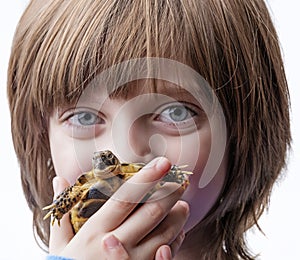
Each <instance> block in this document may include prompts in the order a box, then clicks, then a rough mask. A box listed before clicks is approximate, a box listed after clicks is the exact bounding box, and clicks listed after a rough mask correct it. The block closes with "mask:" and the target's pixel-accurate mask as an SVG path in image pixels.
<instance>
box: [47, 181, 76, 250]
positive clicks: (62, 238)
mask: <svg viewBox="0 0 300 260" xmlns="http://www.w3.org/2000/svg"><path fill="white" fill-rule="evenodd" d="M69 186H70V184H69V183H68V182H67V180H66V179H64V178H63V177H58V176H56V177H54V178H53V192H54V198H56V197H57V196H58V195H59V194H60V193H61V192H62V191H63V190H64V189H65V188H67V187H69ZM73 236H74V233H73V229H72V226H71V223H70V219H69V214H65V215H64V216H63V217H62V219H61V220H60V225H58V222H57V221H55V223H54V224H53V225H51V228H50V241H49V253H50V254H53V255H57V254H59V253H60V252H61V251H62V250H63V249H64V248H65V247H66V245H67V244H68V243H69V242H70V240H71V239H72V238H73Z"/></svg>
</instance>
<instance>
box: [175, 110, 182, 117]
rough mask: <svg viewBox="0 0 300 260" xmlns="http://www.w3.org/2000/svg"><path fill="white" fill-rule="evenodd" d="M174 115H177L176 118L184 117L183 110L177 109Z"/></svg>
mask: <svg viewBox="0 0 300 260" xmlns="http://www.w3.org/2000/svg"><path fill="white" fill-rule="evenodd" d="M174 114H175V116H180V115H182V110H180V108H175V110H174Z"/></svg>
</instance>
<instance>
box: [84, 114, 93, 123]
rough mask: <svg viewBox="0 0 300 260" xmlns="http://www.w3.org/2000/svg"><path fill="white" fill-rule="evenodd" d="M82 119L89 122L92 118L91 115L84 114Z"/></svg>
mask: <svg viewBox="0 0 300 260" xmlns="http://www.w3.org/2000/svg"><path fill="white" fill-rule="evenodd" d="M83 118H84V119H85V120H87V121H88V120H90V119H91V118H92V117H91V115H90V114H85V115H84V116H83Z"/></svg>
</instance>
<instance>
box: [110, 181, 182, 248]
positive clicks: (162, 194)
mask: <svg viewBox="0 0 300 260" xmlns="http://www.w3.org/2000/svg"><path fill="white" fill-rule="evenodd" d="M174 190H175V191H174ZM182 194H183V188H182V187H181V186H180V185H179V184H175V183H168V184H165V185H164V186H163V187H162V188H161V189H159V190H158V191H156V192H155V193H154V195H153V196H152V197H151V201H150V202H149V201H147V202H146V203H144V204H143V205H142V206H141V207H140V208H138V210H136V211H135V212H134V213H133V214H132V215H131V216H130V218H128V219H126V220H125V222H124V223H123V224H122V225H121V226H120V227H118V228H117V229H116V230H115V233H116V234H117V235H118V237H119V238H120V240H121V241H126V245H127V244H128V245H137V244H138V243H139V242H140V241H141V240H142V239H143V238H144V237H145V236H147V235H148V234H149V233H150V232H151V231H152V230H153V229H154V228H155V227H156V226H158V225H159V224H160V222H161V221H162V220H163V219H164V218H165V217H166V215H167V214H168V213H169V212H170V210H171V209H172V207H173V206H174V205H175V203H176V202H177V201H178V199H179V198H180V197H181V195H182ZM145 220H146V221H145ZM137 223H139V224H138V225H137ZM125 234H126V235H125ZM126 245H125V246H126Z"/></svg>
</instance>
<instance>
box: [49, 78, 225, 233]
mask: <svg viewBox="0 0 300 260" xmlns="http://www.w3.org/2000/svg"><path fill="white" fill-rule="evenodd" d="M139 84H143V85H144V84H147V83H145V82H143V81H139V82H135V84H132V85H129V86H127V90H128V93H130V95H126V99H125V98H122V95H121V96H120V97H113V98H109V97H108V95H107V93H104V91H103V90H101V89H97V92H95V90H93V93H92V94H91V93H88V91H86V93H84V95H85V96H84V97H82V98H81V99H80V101H79V102H78V103H77V104H76V105H75V106H68V107H62V108H60V109H58V110H57V111H55V113H53V115H52V116H51V117H50V122H49V139H50V147H51V154H52V160H53V163H54V168H55V171H56V174H57V175H58V176H62V177H64V178H66V179H67V180H68V181H69V182H70V183H74V182H75V180H76V178H77V177H78V176H80V175H81V174H82V173H83V172H86V171H89V170H90V169H91V167H92V165H91V163H92V155H93V152H94V151H97V150H107V149H108V150H111V151H112V152H113V153H114V154H116V155H117V156H118V158H119V159H120V160H121V162H145V163H147V162H149V161H150V160H152V159H153V158H154V157H157V156H165V157H167V158H168V159H169V160H170V161H171V163H172V164H176V165H179V166H180V165H188V167H187V168H185V170H190V171H193V173H194V174H193V175H192V176H190V185H189V187H188V188H187V190H186V191H185V193H184V195H183V197H182V199H183V200H185V201H188V202H189V205H190V213H191V214H190V218H189V220H188V222H187V224H186V227H185V228H186V231H188V230H190V229H191V228H192V227H193V226H195V225H196V224H197V223H198V222H199V221H200V220H201V219H202V218H203V217H204V216H205V214H206V213H207V212H208V211H209V209H210V208H211V207H212V205H213V204H214V202H215V201H216V199H217V197H218V195H219V193H220V191H221V189H222V186H223V182H224V177H225V168H226V162H225V159H223V160H222V164H221V167H220V168H219V170H218V171H217V173H216V174H215V177H214V178H213V179H212V180H211V181H210V182H209V184H208V185H206V186H205V187H203V188H199V181H200V177H201V175H202V172H203V169H204V167H205V165H206V162H207V160H208V156H209V154H210V150H211V130H210V124H209V121H208V119H207V117H206V115H205V113H204V111H203V110H202V108H201V106H200V104H199V103H198V101H197V100H196V99H195V98H194V97H193V96H192V95H191V94H190V93H189V92H188V91H186V90H184V89H182V88H178V87H176V88H174V86H172V85H171V84H170V83H166V82H161V84H158V85H157V90H156V92H155V93H153V92H151V91H147V92H146V91H142V92H141V91H140V92H138V91H137V90H138V89H141V88H139V87H140V86H139ZM224 158H225V157H224Z"/></svg>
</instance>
